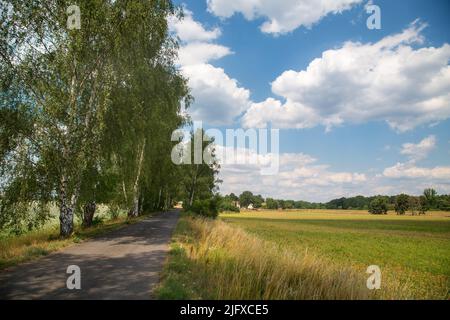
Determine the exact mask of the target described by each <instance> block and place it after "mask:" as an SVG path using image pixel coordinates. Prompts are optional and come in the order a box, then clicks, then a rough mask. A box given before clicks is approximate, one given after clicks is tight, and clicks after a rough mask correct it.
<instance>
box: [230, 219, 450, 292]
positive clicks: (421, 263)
mask: <svg viewBox="0 0 450 320" xmlns="http://www.w3.org/2000/svg"><path fill="white" fill-rule="evenodd" d="M221 219H223V221H225V222H227V223H229V224H232V225H234V226H238V227H241V228H243V229H244V230H246V231H248V232H249V233H250V234H254V235H256V236H257V237H258V238H261V239H264V240H267V241H269V242H272V243H275V244H276V245H278V246H280V247H283V248H287V249H288V250H290V251H293V252H302V251H306V250H308V252H311V253H313V254H315V255H318V256H319V257H321V258H322V259H326V260H329V261H330V262H331V263H334V264H339V265H342V266H350V267H352V268H354V269H355V270H358V272H364V271H365V270H366V268H367V267H368V266H369V265H378V266H379V267H380V268H381V270H382V278H383V279H384V283H385V284H387V285H390V284H392V283H393V282H394V281H396V282H397V285H401V286H404V287H405V290H408V291H411V292H413V293H414V294H413V295H414V297H416V298H421V297H423V298H427V297H434V298H439V297H441V295H442V293H443V292H444V293H445V292H447V293H448V286H449V277H450V214H448V213H447V214H446V213H434V212H433V213H430V214H429V215H427V216H397V215H393V214H390V215H387V216H375V215H369V214H367V213H366V212H363V211H361V212H358V211H353V212H345V211H319V212H311V211H291V212H281V211H261V212H247V213H241V214H224V215H222V216H221ZM382 284H383V281H382Z"/></svg>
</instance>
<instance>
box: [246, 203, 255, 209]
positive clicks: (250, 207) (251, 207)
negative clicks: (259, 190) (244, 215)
mask: <svg viewBox="0 0 450 320" xmlns="http://www.w3.org/2000/svg"><path fill="white" fill-rule="evenodd" d="M247 209H248V210H254V209H255V208H254V207H253V203H250V204H249V205H248V207H247Z"/></svg>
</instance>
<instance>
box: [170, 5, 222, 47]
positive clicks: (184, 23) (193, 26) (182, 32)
mask: <svg viewBox="0 0 450 320" xmlns="http://www.w3.org/2000/svg"><path fill="white" fill-rule="evenodd" d="M183 11H184V17H183V19H178V17H176V16H171V17H169V20H168V23H169V30H170V31H171V32H173V33H175V34H176V35H177V36H178V38H180V40H181V41H183V42H199V41H206V42H208V41H211V40H215V39H217V38H218V37H219V36H220V35H221V31H220V29H219V28H214V29H211V30H207V29H206V28H205V27H204V26H203V25H202V24H201V23H200V22H198V21H195V20H194V17H193V13H192V11H189V10H188V9H186V8H184V10H183Z"/></svg>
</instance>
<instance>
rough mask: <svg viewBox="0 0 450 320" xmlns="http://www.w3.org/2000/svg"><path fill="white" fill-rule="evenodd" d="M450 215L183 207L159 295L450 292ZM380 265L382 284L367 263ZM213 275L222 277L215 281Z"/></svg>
mask: <svg viewBox="0 0 450 320" xmlns="http://www.w3.org/2000/svg"><path fill="white" fill-rule="evenodd" d="M449 240H450V217H449V214H448V213H442V212H432V213H429V214H428V215H426V216H397V215H395V214H392V213H391V214H389V215H386V216H374V215H370V214H368V213H367V212H364V211H331V210H314V211H308V210H304V211H258V212H255V211H244V212H242V213H239V214H231V213H226V214H222V215H220V218H219V219H217V220H216V221H213V220H209V219H202V218H199V217H196V216H191V215H189V214H187V215H186V214H185V215H183V217H182V218H181V219H180V221H179V223H178V226H177V229H176V231H175V234H174V237H173V242H172V250H171V252H170V256H169V259H168V262H167V264H166V267H165V270H164V272H163V278H162V279H163V280H162V282H161V285H160V287H159V289H158V297H159V298H161V299H236V300H241V299H243V300H259V299H263V300H266V299H267V300H284V299H290V300H297V299H299V300H301V299H308V300H309V299H327V300H328V299H337V300H348V299H448V298H449V278H450V241H449ZM371 265H377V266H379V267H380V269H381V272H382V276H381V289H380V290H369V289H368V288H367V286H366V282H367V279H368V277H369V275H368V274H366V270H367V268H368V267H369V266H371ZM211 283H214V285H213V286H212V285H211Z"/></svg>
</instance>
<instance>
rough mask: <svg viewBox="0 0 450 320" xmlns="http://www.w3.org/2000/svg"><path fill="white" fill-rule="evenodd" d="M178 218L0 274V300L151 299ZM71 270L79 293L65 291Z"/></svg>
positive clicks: (145, 223)
mask: <svg viewBox="0 0 450 320" xmlns="http://www.w3.org/2000/svg"><path fill="white" fill-rule="evenodd" d="M178 217H179V213H178V211H171V212H167V213H162V214H158V215H156V216H153V217H149V218H146V219H144V220H142V221H140V222H138V223H136V224H132V225H129V226H126V227H124V228H121V229H119V230H115V231H112V232H110V233H108V234H105V235H103V236H100V237H97V238H95V239H92V240H88V241H86V242H83V243H80V244H77V245H73V246H70V247H67V248H65V249H63V250H61V251H58V252H57V253H53V254H50V255H48V256H46V257H44V258H42V259H38V260H35V261H32V262H29V263H25V264H22V265H19V266H17V267H13V268H10V269H7V270H4V271H2V272H0V299H83V300H84V299H102V300H111V299H114V300H116V299H119V300H136V299H151V298H152V291H153V289H154V288H155V286H156V285H157V284H158V282H159V276H160V272H161V270H162V268H163V264H164V261H165V258H166V255H167V252H168V250H169V241H170V238H171V235H172V231H173V230H174V228H175V225H176V223H177V220H178ZM70 265H76V266H79V267H80V270H81V289H80V290H76V289H74V290H69V289H67V286H66V281H67V279H68V277H69V276H70V275H71V274H67V273H66V271H67V267H68V266H70Z"/></svg>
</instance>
